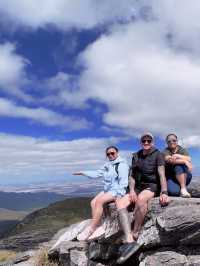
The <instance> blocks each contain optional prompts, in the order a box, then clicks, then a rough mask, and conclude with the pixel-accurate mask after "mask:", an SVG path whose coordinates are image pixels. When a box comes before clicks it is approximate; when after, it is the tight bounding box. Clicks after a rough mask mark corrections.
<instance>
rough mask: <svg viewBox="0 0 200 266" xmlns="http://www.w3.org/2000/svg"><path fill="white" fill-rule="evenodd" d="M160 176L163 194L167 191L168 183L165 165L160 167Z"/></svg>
mask: <svg viewBox="0 0 200 266" xmlns="http://www.w3.org/2000/svg"><path fill="white" fill-rule="evenodd" d="M158 174H159V177H160V186H161V193H162V191H167V181H166V177H165V167H164V165H160V166H158Z"/></svg>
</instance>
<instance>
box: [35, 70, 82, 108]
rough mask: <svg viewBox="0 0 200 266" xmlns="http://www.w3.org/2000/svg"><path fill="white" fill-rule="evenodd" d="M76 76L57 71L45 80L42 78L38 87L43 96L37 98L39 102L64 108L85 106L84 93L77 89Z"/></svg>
mask: <svg viewBox="0 0 200 266" xmlns="http://www.w3.org/2000/svg"><path fill="white" fill-rule="evenodd" d="M77 79H78V77H77V76H72V75H69V74H67V73H64V72H58V73H57V74H56V75H55V76H52V77H50V78H48V79H46V80H43V81H42V82H41V83H40V84H38V87H39V88H41V91H43V93H44V97H42V98H41V99H38V100H39V101H40V102H41V103H47V104H50V105H56V106H60V105H62V106H63V107H66V108H70V107H73V108H78V109H80V108H85V107H86V106H87V104H86V103H85V99H86V98H85V95H84V93H83V92H82V91H81V90H78V89H77Z"/></svg>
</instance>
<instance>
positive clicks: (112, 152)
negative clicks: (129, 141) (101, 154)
mask: <svg viewBox="0 0 200 266" xmlns="http://www.w3.org/2000/svg"><path fill="white" fill-rule="evenodd" d="M115 154H116V152H114V151H111V152H107V153H106V155H107V156H110V155H112V156H114V155H115Z"/></svg>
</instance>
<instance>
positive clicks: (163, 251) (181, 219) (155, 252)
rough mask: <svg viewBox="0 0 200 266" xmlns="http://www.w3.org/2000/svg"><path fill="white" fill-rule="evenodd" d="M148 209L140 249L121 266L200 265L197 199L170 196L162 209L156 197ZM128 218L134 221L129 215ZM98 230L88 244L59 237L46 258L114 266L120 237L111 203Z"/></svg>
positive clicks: (199, 199)
mask: <svg viewBox="0 0 200 266" xmlns="http://www.w3.org/2000/svg"><path fill="white" fill-rule="evenodd" d="M148 209H149V211H148V214H147V216H146V219H145V223H144V226H143V229H142V231H141V233H140V236H139V239H138V242H139V243H140V244H141V249H140V251H139V252H138V253H137V254H136V255H134V256H133V257H132V258H130V259H129V260H128V261H127V262H126V263H125V265H129V264H130V265H139V266H160V265H166V266H171V265H177V266H178V265H180V266H181V265H187V266H192V265H195V266H196V265H199V266H200V198H191V199H184V198H180V197H171V202H170V204H169V205H168V206H166V207H161V206H160V204H159V198H154V199H152V200H151V201H150V203H149V207H148ZM130 218H131V219H132V221H133V220H134V217H133V213H132V212H130ZM85 223H86V222H85ZM80 226H81V224H76V225H75V226H74V227H73V230H74V231H76V230H77V231H78V228H80ZM76 227H77V229H76ZM102 228H103V229H104V231H103V234H102V230H101V235H99V237H96V238H94V239H91V241H90V242H89V243H86V242H78V241H77V240H76V236H75V235H74V238H73V239H72V238H71V239H70V241H68V240H66V239H65V240H63V238H62V236H61V237H60V240H59V239H58V240H57V243H59V245H56V246H55V245H54V247H52V248H51V249H50V251H49V256H50V257H51V259H52V258H53V259H54V260H57V261H59V263H60V265H77V266H79V265H86V264H87V265H91V266H94V265H99V266H100V265H115V264H116V259H117V257H118V256H119V255H118V250H119V247H120V245H121V244H122V241H123V234H122V232H121V228H120V225H119V223H118V213H117V210H116V208H115V205H114V204H109V205H108V206H107V208H106V209H105V212H104V217H103V219H102ZM68 230H70V228H69V229H68ZM79 232H80V230H79ZM61 238H62V239H61ZM133 261H134V262H133ZM61 262H62V263H61ZM64 263H65V264H64Z"/></svg>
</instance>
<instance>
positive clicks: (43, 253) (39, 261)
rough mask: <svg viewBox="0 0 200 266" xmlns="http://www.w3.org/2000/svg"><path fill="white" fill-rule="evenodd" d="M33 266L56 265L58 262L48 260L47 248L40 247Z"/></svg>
mask: <svg viewBox="0 0 200 266" xmlns="http://www.w3.org/2000/svg"><path fill="white" fill-rule="evenodd" d="M35 266H58V264H57V263H55V262H50V261H49V260H48V250H47V248H41V250H40V251H39V252H38V255H37V257H36V258H35Z"/></svg>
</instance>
